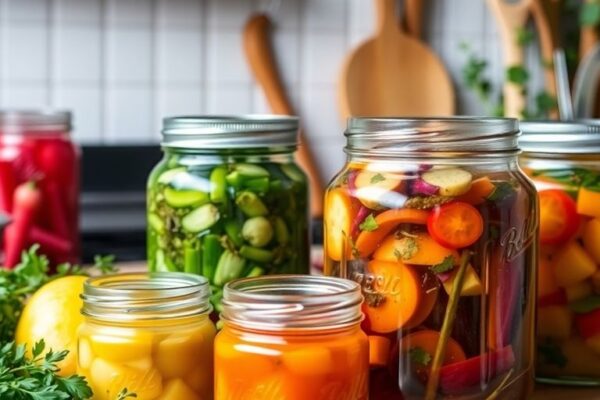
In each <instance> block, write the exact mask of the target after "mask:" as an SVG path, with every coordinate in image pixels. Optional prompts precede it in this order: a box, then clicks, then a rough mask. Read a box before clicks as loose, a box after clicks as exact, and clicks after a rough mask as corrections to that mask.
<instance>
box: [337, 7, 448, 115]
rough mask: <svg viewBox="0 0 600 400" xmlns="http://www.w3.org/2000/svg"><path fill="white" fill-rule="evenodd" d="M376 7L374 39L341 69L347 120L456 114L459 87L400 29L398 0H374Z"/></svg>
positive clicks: (437, 61) (428, 51)
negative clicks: (352, 117) (456, 95)
mask: <svg viewBox="0 0 600 400" xmlns="http://www.w3.org/2000/svg"><path fill="white" fill-rule="evenodd" d="M375 6H376V9H377V30H376V34H375V36H373V37H372V38H371V39H369V40H367V41H366V42H364V43H363V44H361V45H360V46H359V47H358V48H356V49H355V50H354V51H353V52H352V53H351V54H350V55H349V56H348V57H347V59H346V61H345V63H344V66H343V69H342V76H341V81H340V86H339V102H340V111H341V114H342V117H344V118H346V117H348V116H353V115H354V116H357V115H361V116H448V115H453V114H454V89H453V87H452V81H451V79H450V76H449V75H448V72H447V71H446V69H445V68H444V65H443V64H442V62H441V60H440V59H439V58H438V57H437V56H436V55H435V54H434V53H433V52H432V51H431V49H429V48H428V47H427V46H426V45H425V44H423V43H422V42H421V41H419V40H415V39H414V38H412V37H410V36H408V35H407V34H405V33H404V32H402V31H401V30H400V27H399V25H400V24H399V23H398V19H397V16H396V1H395V0H375Z"/></svg>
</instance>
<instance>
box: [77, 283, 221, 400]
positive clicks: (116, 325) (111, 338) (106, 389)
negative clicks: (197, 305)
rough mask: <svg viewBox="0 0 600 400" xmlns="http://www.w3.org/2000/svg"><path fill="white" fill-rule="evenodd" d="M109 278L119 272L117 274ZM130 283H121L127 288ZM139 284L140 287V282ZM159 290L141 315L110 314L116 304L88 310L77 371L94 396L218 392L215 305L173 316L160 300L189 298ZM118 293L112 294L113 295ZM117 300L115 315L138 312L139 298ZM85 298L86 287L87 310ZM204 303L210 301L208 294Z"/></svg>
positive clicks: (100, 398) (108, 399) (205, 396)
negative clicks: (215, 389) (215, 384)
mask: <svg viewBox="0 0 600 400" xmlns="http://www.w3.org/2000/svg"><path fill="white" fill-rule="evenodd" d="M123 276H125V277H128V276H135V275H123ZM109 279H113V280H114V279H120V278H119V276H118V275H117V276H116V277H114V278H109ZM127 279H128V278H127ZM88 282H89V281H88ZM131 282H132V281H131V280H130V281H129V283H127V282H126V285H127V284H131V286H129V288H132V287H134V286H135V285H136V284H138V283H137V282H136V283H131ZM138 282H139V281H138ZM126 285H123V286H122V287H124V288H128V286H126ZM206 286H207V287H208V284H206ZM135 290H138V291H139V290H140V286H138V288H137V289H135ZM167 290H168V289H167ZM173 290H178V289H177V288H175V289H173ZM154 294H156V292H154V293H153V299H154V300H142V302H146V304H148V303H149V302H150V303H152V302H153V303H154V304H153V305H152V306H151V307H149V308H147V309H146V310H144V311H141V312H140V314H139V315H138V317H139V318H135V317H134V318H129V317H125V318H121V317H115V316H114V315H115V314H112V315H111V313H112V312H114V311H115V310H114V309H112V310H111V308H110V306H109V307H108V308H106V309H104V310H105V311H106V313H104V312H101V313H98V314H97V315H93V316H92V315H89V314H88V315H86V318H85V320H84V323H83V324H82V326H81V327H80V330H79V333H78V342H77V346H78V347H77V348H78V354H77V373H78V374H79V375H82V376H85V377H86V378H87V380H88V382H89V384H90V387H91V388H92V391H93V393H94V397H93V398H94V399H97V400H114V399H116V398H117V397H118V394H119V393H120V392H121V391H122V390H123V389H124V388H127V390H128V391H129V392H133V393H136V394H137V398H139V399H148V400H150V399H173V400H175V399H190V400H193V399H212V398H213V342H214V336H215V334H216V329H215V327H214V324H213V322H212V321H211V320H210V316H209V312H208V311H209V310H210V307H209V308H208V309H206V311H205V312H198V313H194V315H188V316H181V317H176V316H175V317H174V316H173V315H172V314H171V315H169V312H164V313H163V312H161V311H160V307H161V304H162V306H165V305H167V304H168V302H171V303H173V301H175V302H176V301H182V305H183V306H184V307H185V300H183V299H181V298H180V299H179V300H173V298H171V299H169V298H168V295H159V296H154ZM118 295H119V294H118V293H117V294H113V298H115V297H118ZM134 296H139V294H138V295H134ZM173 296H175V295H173ZM186 296H187V297H188V299H189V298H190V295H189V294H188V295H183V296H181V297H186ZM131 299H135V297H131ZM138 299H141V298H140V297H138ZM121 300H123V298H121ZM113 301H114V307H115V308H117V309H118V308H120V311H119V310H117V311H116V313H117V314H116V315H118V313H121V314H125V313H124V310H128V311H129V312H132V313H133V314H136V311H132V310H134V307H136V306H135V305H134V306H131V304H134V302H135V300H134V302H131V303H130V302H129V301H130V300H125V302H121V303H120V304H117V303H118V302H119V300H116V301H115V300H113ZM85 302H86V300H85V289H84V314H86V311H85V310H86V306H87V305H86V303H85ZM142 302H140V303H138V304H140V305H141V303H142ZM198 302H200V301H198ZM205 304H208V296H207V297H206V300H205ZM153 306H157V307H155V308H154V309H153V311H151V313H152V314H153V315H152V316H150V315H148V314H147V313H148V310H149V309H151V308H152V307H153ZM170 311H173V312H178V311H177V310H176V309H175V308H170ZM144 313H146V315H143V314H144Z"/></svg>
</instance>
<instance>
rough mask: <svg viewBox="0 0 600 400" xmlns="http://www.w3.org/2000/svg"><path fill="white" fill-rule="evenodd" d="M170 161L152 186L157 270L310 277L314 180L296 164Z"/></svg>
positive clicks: (216, 276) (151, 244)
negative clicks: (309, 192) (310, 184)
mask: <svg viewBox="0 0 600 400" xmlns="http://www.w3.org/2000/svg"><path fill="white" fill-rule="evenodd" d="M185 157H186V156H185V155H181V156H179V158H175V156H173V155H167V157H166V159H165V160H164V161H163V162H162V163H161V164H159V165H158V166H157V167H156V168H155V170H154V171H153V172H152V173H151V175H150V178H149V180H148V264H149V268H150V270H152V271H160V270H167V271H185V272H190V273H196V274H202V275H204V276H206V277H207V278H209V280H210V283H211V284H212V285H213V289H215V290H214V292H215V293H216V295H215V296H213V301H214V302H215V303H214V306H215V307H216V310H217V311H218V301H220V300H219V299H220V297H219V296H218V293H219V289H220V288H221V287H222V285H224V284H225V283H227V282H229V281H230V280H233V279H236V278H241V277H245V276H249V275H251V276H257V275H262V274H276V273H307V272H308V264H309V257H308V254H309V252H308V210H307V182H306V178H305V177H304V175H303V173H302V172H301V171H300V170H298V169H297V168H296V167H295V166H293V164H285V163H277V162H262V163H260V164H258V163H250V162H246V161H243V162H229V163H227V162H225V161H224V162H223V164H221V165H212V164H204V163H200V160H199V159H198V157H195V156H189V158H185Z"/></svg>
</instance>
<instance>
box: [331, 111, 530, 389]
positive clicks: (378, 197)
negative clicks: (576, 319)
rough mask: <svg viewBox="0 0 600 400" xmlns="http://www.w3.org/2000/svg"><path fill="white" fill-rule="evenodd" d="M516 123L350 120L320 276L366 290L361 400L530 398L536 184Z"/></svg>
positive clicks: (336, 182)
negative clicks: (521, 162)
mask: <svg viewBox="0 0 600 400" xmlns="http://www.w3.org/2000/svg"><path fill="white" fill-rule="evenodd" d="M517 136H518V124H517V121H516V120H513V119H474V118H444V119H395V118H374V119H372V118H352V119H350V120H349V122H348V128H347V130H346V137H347V147H346V153H347V154H348V162H347V164H346V166H345V167H344V169H343V170H342V171H341V172H340V173H339V174H338V175H337V176H336V177H335V178H334V179H333V181H332V183H331V185H330V186H329V188H328V190H327V193H326V196H325V210H324V211H325V215H324V222H325V272H326V273H327V274H329V275H335V276H340V277H348V278H350V279H353V280H355V281H357V282H359V283H360V284H361V286H362V291H363V295H364V296H365V302H364V303H363V312H364V314H365V320H364V322H363V325H362V326H363V329H364V330H365V332H366V333H367V335H368V338H369V347H370V379H369V382H370V399H371V400H378V399H382V400H383V399H385V400H393V399H422V398H424V399H429V400H431V399H438V398H442V399H445V398H454V399H463V398H464V399H466V398H495V397H500V398H514V399H516V398H526V397H527V396H528V394H529V393H530V391H531V389H532V382H533V353H534V349H533V339H534V305H535V303H534V301H535V287H534V285H535V279H534V267H535V264H536V249H537V223H538V219H537V218H538V215H537V212H538V210H537V203H536V196H535V189H534V187H533V186H532V184H531V183H530V182H529V180H528V179H527V178H526V177H525V175H524V174H523V173H522V172H521V171H520V169H519V167H518V165H517V155H518V152H519V151H518V147H517Z"/></svg>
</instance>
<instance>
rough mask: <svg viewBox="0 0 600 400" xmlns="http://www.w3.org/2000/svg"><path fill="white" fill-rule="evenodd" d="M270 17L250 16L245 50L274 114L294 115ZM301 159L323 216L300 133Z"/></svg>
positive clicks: (316, 213) (314, 210) (319, 189)
mask: <svg viewBox="0 0 600 400" xmlns="http://www.w3.org/2000/svg"><path fill="white" fill-rule="evenodd" d="M270 29H271V21H270V20H269V17H267V16H266V15H265V14H256V15H253V16H251V17H250V19H249V20H248V21H247V22H246V26H245V27H244V51H245V52H246V58H247V61H248V64H249V65H250V69H251V70H252V73H253V74H254V78H255V79H256V81H257V82H258V84H259V85H260V87H261V88H262V89H263V91H264V93H265V96H266V98H267V101H268V103H269V106H270V107H271V110H272V111H273V112H274V113H275V114H286V115H295V112H294V109H293V107H292V104H291V103H290V101H289V99H288V97H287V94H286V92H285V89H284V86H283V82H282V81H281V78H280V76H279V72H278V71H277V67H276V63H275V57H274V56H273V52H272V51H271V41H270V39H269V30H270ZM297 156H298V163H299V164H300V166H301V167H302V168H303V169H304V171H305V172H306V173H307V175H308V178H309V180H310V208H311V215H312V216H313V217H315V218H320V217H322V216H323V185H322V183H321V177H320V175H319V171H318V170H317V167H316V164H315V161H314V158H313V156H312V154H311V152H310V148H309V147H308V143H307V141H306V138H305V137H304V135H303V134H302V133H300V146H299V147H298V154H297Z"/></svg>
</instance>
